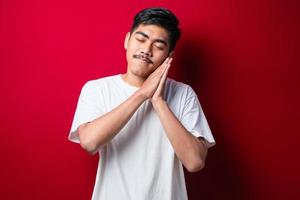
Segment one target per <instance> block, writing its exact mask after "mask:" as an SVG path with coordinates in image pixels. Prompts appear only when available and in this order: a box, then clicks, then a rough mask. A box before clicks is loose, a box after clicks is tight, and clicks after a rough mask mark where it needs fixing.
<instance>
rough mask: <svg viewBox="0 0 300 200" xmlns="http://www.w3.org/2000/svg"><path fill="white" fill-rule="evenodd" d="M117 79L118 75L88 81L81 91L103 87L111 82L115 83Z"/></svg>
mask: <svg viewBox="0 0 300 200" xmlns="http://www.w3.org/2000/svg"><path fill="white" fill-rule="evenodd" d="M118 78H119V75H112V76H106V77H102V78H98V79H93V80H89V81H87V82H86V83H85V84H84V85H83V89H85V88H87V89H92V88H94V89H96V88H99V87H103V86H105V85H107V84H109V83H111V82H116V80H117V79H118Z"/></svg>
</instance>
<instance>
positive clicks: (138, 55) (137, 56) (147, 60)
mask: <svg viewBox="0 0 300 200" xmlns="http://www.w3.org/2000/svg"><path fill="white" fill-rule="evenodd" d="M133 57H134V58H138V59H142V60H145V61H146V62H147V63H152V61H151V60H150V59H149V58H148V56H145V55H143V54H134V55H133Z"/></svg>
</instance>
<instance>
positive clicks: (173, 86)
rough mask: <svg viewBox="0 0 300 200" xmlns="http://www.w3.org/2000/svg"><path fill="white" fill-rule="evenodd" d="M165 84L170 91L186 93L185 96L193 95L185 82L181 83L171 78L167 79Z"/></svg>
mask: <svg viewBox="0 0 300 200" xmlns="http://www.w3.org/2000/svg"><path fill="white" fill-rule="evenodd" d="M166 86H167V88H168V90H169V91H171V92H176V93H180V94H182V95H183V94H186V95H187V96H189V95H195V92H194V90H193V88H192V87H191V86H190V85H188V84H186V83H182V82H180V81H176V80H174V79H171V78H168V79H167V82H166Z"/></svg>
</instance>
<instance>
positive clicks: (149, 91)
mask: <svg viewBox="0 0 300 200" xmlns="http://www.w3.org/2000/svg"><path fill="white" fill-rule="evenodd" d="M172 59H173V58H170V57H167V58H166V59H165V60H164V62H163V63H162V64H161V65H160V66H159V67H158V68H157V69H156V70H155V71H154V72H152V74H150V75H149V76H148V78H147V79H146V80H145V82H144V83H143V85H142V86H141V88H140V92H141V94H142V95H143V97H144V98H146V99H149V98H151V97H152V96H153V94H154V93H155V91H156V89H157V88H158V86H159V83H160V80H161V78H162V76H163V74H164V72H165V70H166V69H167V68H168V67H169V66H170V64H171V62H172Z"/></svg>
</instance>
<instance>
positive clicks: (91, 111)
mask: <svg viewBox="0 0 300 200" xmlns="http://www.w3.org/2000/svg"><path fill="white" fill-rule="evenodd" d="M100 101H101V99H100V97H99V93H98V92H97V88H96V85H95V83H93V82H92V81H89V82H87V83H86V84H85V85H84V86H83V87H82V89H81V93H80V96H79V99H78V103H77V107H76V111H75V115H74V119H73V123H72V126H71V130H70V133H69V137H68V139H69V140H70V141H72V142H75V143H80V140H79V135H78V132H77V129H78V127H79V126H80V125H81V124H84V123H86V122H90V121H92V120H94V119H96V118H97V117H99V116H101V115H102V113H103V112H102V110H101V105H100V104H101V102H100Z"/></svg>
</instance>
